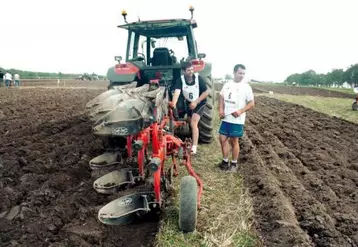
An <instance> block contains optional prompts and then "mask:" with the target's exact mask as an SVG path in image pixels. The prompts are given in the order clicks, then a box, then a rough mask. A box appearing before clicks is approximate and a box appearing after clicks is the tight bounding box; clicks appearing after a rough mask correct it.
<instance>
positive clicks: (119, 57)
mask: <svg viewBox="0 0 358 247" xmlns="http://www.w3.org/2000/svg"><path fill="white" fill-rule="evenodd" d="M114 60H115V61H117V62H118V63H120V62H121V61H122V56H115V57H114Z"/></svg>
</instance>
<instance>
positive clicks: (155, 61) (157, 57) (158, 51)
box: [151, 47, 173, 66]
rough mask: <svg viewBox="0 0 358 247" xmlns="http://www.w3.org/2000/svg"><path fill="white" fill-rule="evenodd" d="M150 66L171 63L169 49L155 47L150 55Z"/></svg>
mask: <svg viewBox="0 0 358 247" xmlns="http://www.w3.org/2000/svg"><path fill="white" fill-rule="evenodd" d="M151 62H152V66H166V65H172V64H173V60H172V57H171V56H170V53H169V49H168V48H166V47H161V48H155V49H154V51H153V57H152V61H151Z"/></svg>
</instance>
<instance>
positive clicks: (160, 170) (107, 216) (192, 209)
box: [94, 110, 203, 232]
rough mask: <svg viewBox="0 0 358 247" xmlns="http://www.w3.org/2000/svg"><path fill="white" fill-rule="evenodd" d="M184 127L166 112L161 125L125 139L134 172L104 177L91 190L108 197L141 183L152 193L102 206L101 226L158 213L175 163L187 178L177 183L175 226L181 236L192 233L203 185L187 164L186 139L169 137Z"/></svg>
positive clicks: (175, 171) (188, 145)
mask: <svg viewBox="0 0 358 247" xmlns="http://www.w3.org/2000/svg"><path fill="white" fill-rule="evenodd" d="M185 124H187V123H186V122H184V121H175V120H174V118H173V114H172V111H171V110H169V116H165V117H164V118H163V119H162V120H161V122H159V123H158V122H154V123H152V124H151V125H150V126H149V127H147V128H145V129H143V130H142V131H140V132H139V133H138V134H136V135H130V136H127V145H126V146H127V154H128V157H129V159H132V158H133V156H134V154H135V153H136V155H135V156H136V157H137V159H136V160H137V165H138V168H124V169H120V170H115V171H113V172H111V173H108V174H106V175H104V176H102V177H101V178H99V179H97V180H96V181H95V182H94V188H95V189H96V190H97V191H98V192H100V193H105V194H112V193H115V192H117V190H118V188H119V187H120V186H123V185H128V184H129V185H135V184H138V183H140V182H143V181H144V182H145V183H146V184H148V183H149V184H150V185H151V188H152V189H151V190H150V191H144V192H137V193H134V194H130V195H126V196H123V197H120V198H118V199H116V200H114V201H112V202H110V203H108V204H107V205H105V206H104V207H103V208H101V209H100V210H99V213H98V218H99V220H100V221H101V222H102V223H104V224H110V225H115V224H128V223H130V222H132V221H133V220H134V219H135V218H136V217H137V216H141V215H143V214H146V213H149V212H150V211H152V210H154V209H161V208H162V207H163V206H164V202H165V200H166V199H167V197H168V196H169V194H170V193H169V192H170V189H171V187H172V182H173V180H172V179H173V177H175V176H177V175H178V167H177V165H178V164H177V160H179V161H180V163H181V164H182V165H185V166H186V169H187V171H188V173H189V175H190V176H184V177H183V178H182V180H181V191H180V208H179V211H180V212H179V226H180V229H181V230H182V231H184V232H191V231H194V230H195V227H196V215H197V209H198V208H200V199H201V195H202V191H203V183H202V181H201V179H200V178H199V176H198V175H197V174H196V173H195V171H194V169H193V167H192V164H191V140H190V139H188V138H187V139H185V140H184V141H183V140H181V139H179V138H178V137H176V136H174V135H173V132H174V131H173V129H174V128H175V127H179V126H181V125H185ZM168 126H170V127H169V128H168ZM168 129H169V130H168ZM149 150H150V158H149V159H148V154H149ZM168 159H171V164H170V165H169V167H168V168H167V169H166V161H167V160H168Z"/></svg>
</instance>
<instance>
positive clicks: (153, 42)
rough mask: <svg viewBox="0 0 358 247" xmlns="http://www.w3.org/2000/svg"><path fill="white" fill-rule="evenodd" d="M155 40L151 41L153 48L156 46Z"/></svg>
mask: <svg viewBox="0 0 358 247" xmlns="http://www.w3.org/2000/svg"><path fill="white" fill-rule="evenodd" d="M155 42H156V41H155V40H151V41H150V44H151V45H152V48H153V49H154V48H155Z"/></svg>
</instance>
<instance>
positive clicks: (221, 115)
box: [219, 109, 225, 119]
mask: <svg viewBox="0 0 358 247" xmlns="http://www.w3.org/2000/svg"><path fill="white" fill-rule="evenodd" d="M219 117H220V119H223V118H225V112H224V110H223V109H220V110H219Z"/></svg>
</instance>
